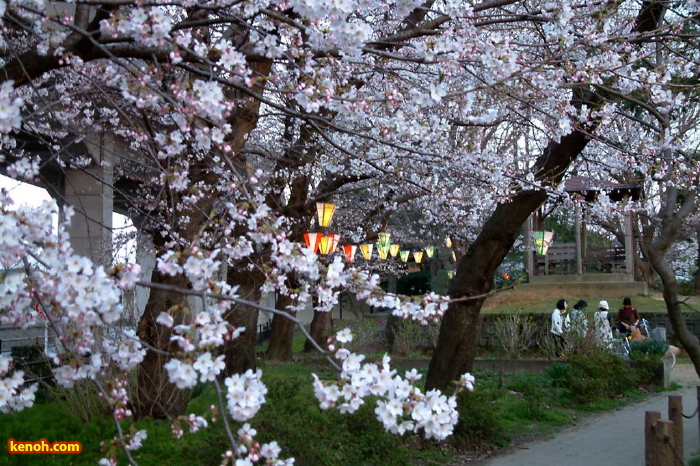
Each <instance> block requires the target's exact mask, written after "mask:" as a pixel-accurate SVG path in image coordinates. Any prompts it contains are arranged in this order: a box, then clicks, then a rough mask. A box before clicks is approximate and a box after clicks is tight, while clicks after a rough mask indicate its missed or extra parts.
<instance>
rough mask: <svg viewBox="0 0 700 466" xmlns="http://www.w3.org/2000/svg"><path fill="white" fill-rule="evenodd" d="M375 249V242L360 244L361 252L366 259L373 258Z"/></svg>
mask: <svg viewBox="0 0 700 466" xmlns="http://www.w3.org/2000/svg"><path fill="white" fill-rule="evenodd" d="M373 250H374V244H372V243H367V244H362V245H360V252H361V253H362V257H364V258H365V260H370V259H371V258H372V251H373Z"/></svg>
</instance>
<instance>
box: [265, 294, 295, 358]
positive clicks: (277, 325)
mask: <svg viewBox="0 0 700 466" xmlns="http://www.w3.org/2000/svg"><path fill="white" fill-rule="evenodd" d="M290 304H293V300H292V299H291V298H290V297H289V296H285V295H279V296H278V297H277V302H276V304H275V308H276V309H279V310H281V311H286V312H290V311H288V310H287V306H289V305H290ZM294 327H295V324H294V322H292V321H291V320H289V319H288V318H286V317H284V316H282V315H279V314H275V316H274V317H273V318H272V335H271V336H270V346H269V347H268V349H267V358H268V359H269V360H271V361H280V362H285V361H291V360H292V343H293V341H294Z"/></svg>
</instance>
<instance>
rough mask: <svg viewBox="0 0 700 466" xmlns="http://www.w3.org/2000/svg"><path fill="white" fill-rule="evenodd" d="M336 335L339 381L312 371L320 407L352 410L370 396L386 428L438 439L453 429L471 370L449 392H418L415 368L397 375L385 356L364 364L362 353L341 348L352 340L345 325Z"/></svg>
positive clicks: (469, 387) (349, 411)
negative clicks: (326, 379)
mask: <svg viewBox="0 0 700 466" xmlns="http://www.w3.org/2000/svg"><path fill="white" fill-rule="evenodd" d="M335 339H336V341H337V342H338V343H340V344H341V347H340V348H338V349H337V350H336V351H335V357H336V359H338V360H339V361H340V362H341V367H342V371H341V373H340V382H338V383H324V382H323V381H321V379H319V377H318V376H317V375H316V374H313V377H314V394H315V396H316V398H317V399H318V400H319V403H320V407H321V409H329V408H337V409H338V410H339V411H340V412H341V413H353V412H355V411H357V410H358V409H359V408H360V406H362V405H363V404H364V403H365V401H364V398H365V397H367V396H370V395H373V396H375V397H377V398H378V400H377V406H376V408H375V411H374V412H375V414H376V415H377V419H378V420H379V421H380V422H381V423H382V425H383V426H384V428H385V429H386V430H387V431H388V432H391V433H394V434H399V435H404V434H405V433H407V432H419V431H422V432H423V434H424V436H425V438H434V439H437V440H443V439H445V438H446V437H448V436H449V435H451V434H452V431H453V429H454V426H455V425H456V424H457V421H458V414H457V409H456V408H457V398H456V397H457V393H458V392H459V391H460V390H462V389H467V390H473V389H474V386H473V383H474V377H473V376H471V374H464V375H463V376H462V378H461V380H460V384H459V385H458V388H457V392H456V393H455V394H454V395H452V396H449V397H448V396H446V395H444V394H443V393H441V392H440V391H439V390H430V391H428V392H427V393H422V392H421V390H420V389H419V388H417V387H416V386H415V383H416V382H417V381H418V380H420V378H421V376H420V374H418V372H417V371H416V370H415V369H412V370H411V371H407V372H406V373H405V375H404V377H401V376H400V375H398V374H397V371H396V370H395V369H392V368H391V366H390V361H391V358H390V357H389V356H388V355H385V356H384V357H383V358H382V361H381V363H380V364H373V363H364V364H363V360H364V356H363V355H359V354H356V353H353V352H351V351H349V350H348V349H346V348H345V344H346V343H349V342H351V341H352V333H351V332H350V330H349V329H344V330H341V331H340V332H338V333H337V334H336V337H335ZM333 349H335V348H333Z"/></svg>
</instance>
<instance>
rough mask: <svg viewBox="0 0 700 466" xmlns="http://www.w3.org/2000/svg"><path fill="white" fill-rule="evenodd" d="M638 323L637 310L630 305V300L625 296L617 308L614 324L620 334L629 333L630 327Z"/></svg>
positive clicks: (630, 331)
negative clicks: (620, 305)
mask: <svg viewBox="0 0 700 466" xmlns="http://www.w3.org/2000/svg"><path fill="white" fill-rule="evenodd" d="M638 323H639V311H637V309H636V308H634V307H632V300H631V299H630V298H625V299H623V300H622V307H621V308H620V309H618V311H617V316H616V317H615V326H616V327H617V329H618V330H619V331H620V333H621V334H624V335H629V334H630V333H632V329H633V328H634V327H636V326H637V324H638Z"/></svg>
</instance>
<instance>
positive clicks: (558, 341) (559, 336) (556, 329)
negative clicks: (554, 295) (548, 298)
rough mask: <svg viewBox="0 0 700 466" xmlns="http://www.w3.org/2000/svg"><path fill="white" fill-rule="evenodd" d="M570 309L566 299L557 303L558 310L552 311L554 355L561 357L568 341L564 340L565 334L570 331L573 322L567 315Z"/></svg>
mask: <svg viewBox="0 0 700 466" xmlns="http://www.w3.org/2000/svg"><path fill="white" fill-rule="evenodd" d="M568 307H569V303H568V302H566V299H560V300H559V301H557V308H556V309H554V311H552V328H551V330H550V331H551V332H552V337H553V338H554V355H555V356H556V357H560V356H561V355H562V353H563V352H564V348H566V340H565V339H564V333H565V332H568V331H569V328H570V325H571V321H570V319H569V315H568V314H567V313H566V309H567V308H568Z"/></svg>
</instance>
